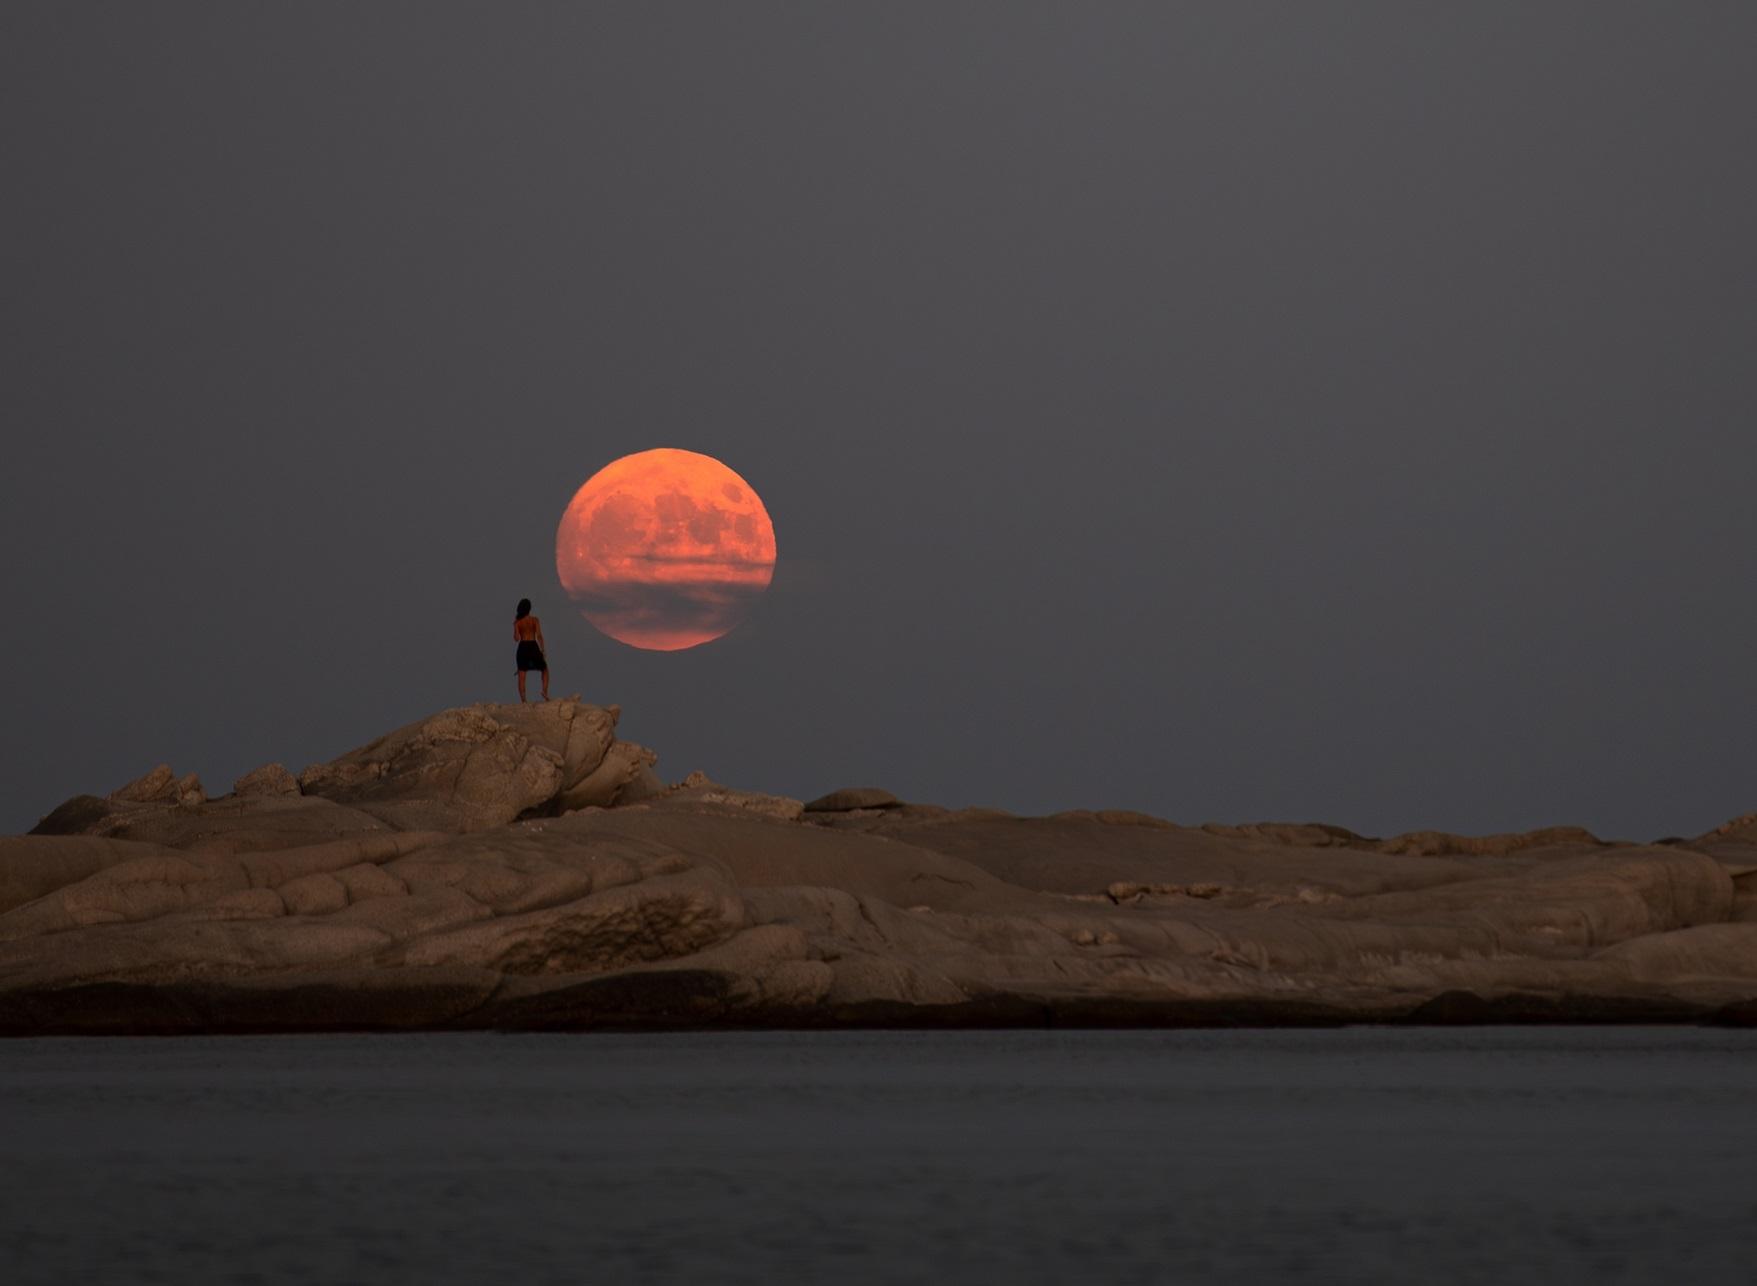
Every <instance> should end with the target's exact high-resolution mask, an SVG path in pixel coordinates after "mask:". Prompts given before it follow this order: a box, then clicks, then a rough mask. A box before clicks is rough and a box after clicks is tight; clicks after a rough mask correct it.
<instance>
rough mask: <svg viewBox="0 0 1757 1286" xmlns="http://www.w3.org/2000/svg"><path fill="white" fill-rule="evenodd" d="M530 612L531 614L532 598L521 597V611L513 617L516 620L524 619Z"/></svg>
mask: <svg viewBox="0 0 1757 1286" xmlns="http://www.w3.org/2000/svg"><path fill="white" fill-rule="evenodd" d="M530 614H531V600H530V599H528V598H521V599H520V600H519V613H518V615H517V616H515V617H513V618H512V619H513V620H515V621H522V620H524V619H525V617H527V616H529V615H530Z"/></svg>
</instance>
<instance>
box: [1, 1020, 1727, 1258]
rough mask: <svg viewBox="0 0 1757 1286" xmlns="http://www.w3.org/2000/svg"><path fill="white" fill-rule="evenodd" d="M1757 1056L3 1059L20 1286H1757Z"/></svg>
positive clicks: (686, 1044) (832, 1042)
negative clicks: (685, 1285)
mask: <svg viewBox="0 0 1757 1286" xmlns="http://www.w3.org/2000/svg"><path fill="white" fill-rule="evenodd" d="M1754 1091H1757V1032H1716V1031H1706V1030H1695V1029H1632V1028H1621V1029H1574V1030H1560V1029H1552V1030H1533V1029H1495V1028H1487V1029H1473V1030H1427V1031H1381V1030H1374V1029H1364V1028H1363V1029H1344V1030H1337V1031H1315V1032H1127V1033H1109V1032H1015V1033H953V1034H944V1033H932V1034H927V1033H860V1034H823V1033H816V1034H805V1035H796V1034H733V1035H668V1036H477V1035H461V1036H419V1037H352V1036H347V1037H342V1036H334V1037H263V1038H248V1039H238V1038H231V1039H215V1040H103V1041H99V1040H90V1041H76V1040H34V1041H11V1042H4V1041H0V1160H3V1162H4V1164H3V1165H0V1257H3V1262H0V1280H4V1281H5V1282H7V1283H12V1284H14V1286H23V1284H24V1283H36V1282H57V1283H60V1282H69V1281H80V1282H110V1281H139V1282H176V1283H179V1284H181V1283H187V1282H193V1281H212V1280H227V1281H238V1282H275V1283H280V1282H286V1283H294V1282H297V1283H312V1282H350V1281H368V1280H370V1281H391V1282H423V1283H450V1282H469V1283H499V1282H519V1283H541V1282H570V1283H571V1282H588V1281H589V1282H593V1283H601V1282H621V1281H627V1282H682V1281H728V1282H762V1283H772V1282H781V1283H790V1282H794V1281H798V1282H811V1281H824V1280H830V1279H831V1278H834V1279H835V1280H837V1281H838V1282H843V1283H869V1282H918V1281H927V1280H931V1281H933V1282H936V1283H957V1282H985V1283H986V1282H996V1283H1011V1282H1057V1283H1060V1282H1073V1281H1079V1280H1088V1281H1095V1282H1196V1283H1200V1282H1256V1281H1264V1282H1349V1283H1356V1282H1397V1283H1408V1282H1424V1281H1425V1282H1483V1283H1505V1282H1527V1281H1529V1282H1544V1283H1551V1284H1557V1286H1563V1284H1566V1283H1575V1282H1579V1283H1588V1282H1590V1283H1594V1284H1597V1283H1609V1282H1667V1283H1671V1282H1679V1283H1721V1282H1726V1283H1735V1282H1736V1283H1740V1286H1744V1284H1745V1283H1749V1282H1751V1281H1753V1280H1757V1094H1754Z"/></svg>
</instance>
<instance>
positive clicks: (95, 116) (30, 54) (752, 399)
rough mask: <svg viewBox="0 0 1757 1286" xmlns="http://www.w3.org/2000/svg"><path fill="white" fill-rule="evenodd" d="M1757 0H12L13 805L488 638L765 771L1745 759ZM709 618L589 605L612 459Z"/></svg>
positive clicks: (1593, 779)
mask: <svg viewBox="0 0 1757 1286" xmlns="http://www.w3.org/2000/svg"><path fill="white" fill-rule="evenodd" d="M1753 48H1757V6H1752V5H1750V4H1748V3H1724V4H1711V3H1675V4H1667V5H1658V4H1648V3H1640V4H1635V3H1607V2H1605V0H1594V2H1593V3H1578V4H1572V3H1560V2H1550V3H1543V4H1531V3H1524V2H1522V3H1516V4H1495V3H1475V4H1470V5H1455V4H1437V3H1436V4H1419V3H1409V2H1408V0H1398V2H1396V3H1391V2H1387V3H1381V4H1348V3H1332V4H1325V5H1312V4H1305V3H1292V2H1290V3H1285V4H1255V3H1238V2H1237V0H1226V2H1224V3H1215V4H1166V3H1157V2H1156V3H1143V4H1126V3H1105V4H1100V5H1076V4H1061V3H1057V4H1038V3H1025V2H1021V0H1015V2H1013V3H1006V4H958V3H947V2H946V0H932V3H923V4H898V3H886V4H882V5H880V4H871V5H861V6H853V5H818V4H804V3H800V4H787V5H772V4H751V3H740V4H736V5H728V4H719V3H711V4H699V5H663V4H638V5H608V4H604V5H597V4H578V5H559V4H556V5H519V4H477V5H469V6H462V5H452V4H435V3H428V2H423V3H420V4H412V3H411V4H396V5H393V4H377V5H351V4H297V5H295V4H282V5H266V4H252V5H236V4H226V3H213V4H207V5H200V6H192V5H182V4H174V3H164V2H161V3H157V4H154V5H150V6H147V5H103V6H91V5H83V4H73V3H66V2H64V0H54V2H52V3H36V4H31V3H14V4H9V5H7V6H6V8H5V12H4V15H3V16H0V100H3V104H0V105H3V107H4V111H3V113H0V130H4V139H3V146H4V164H5V170H4V183H5V187H4V191H5V200H4V203H3V205H0V219H3V220H4V224H5V226H4V228H0V232H3V233H4V236H3V238H0V254H4V256H5V260H6V262H5V282H6V285H5V290H4V292H0V321H3V325H4V335H3V336H0V338H3V340H4V344H3V348H0V363H3V364H4V382H3V386H0V397H3V399H4V406H3V410H4V420H3V423H4V425H5V441H6V445H5V447H4V456H3V460H4V468H3V469H0V523H3V524H4V528H3V531H4V537H5V550H6V553H5V557H4V563H3V568H4V570H3V572H0V576H3V579H0V602H3V603H4V605H5V606H4V624H3V626H0V629H3V635H4V649H5V652H4V655H5V658H6V664H5V666H4V669H3V672H0V701H3V708H4V710H5V712H6V717H5V721H4V727H5V733H4V736H5V746H6V765H7V772H6V780H5V784H4V787H3V790H4V795H3V796H0V799H3V804H4V810H3V812H4V815H3V816H0V825H3V826H4V828H5V829H8V830H16V829H23V828H25V827H28V826H29V825H31V824H32V822H33V821H34V820H35V819H36V818H37V817H38V816H39V815H41V814H42V813H44V812H46V811H47V810H48V809H49V808H51V807H52V806H53V805H54V804H56V803H57V802H58V801H59V800H60V799H62V798H64V797H65V796H67V795H69V794H72V793H74V792H77V791H81V790H92V791H99V792H101V791H105V790H109V789H111V788H113V787H115V786H117V785H119V784H120V783H121V782H123V781H125V780H126V779H128V778H130V777H132V776H135V775H137V774H138V773H140V772H143V771H145V770H146V769H147V768H150V767H151V766H152V765H153V764H154V763H156V762H158V761H160V760H169V761H170V762H171V763H172V764H173V765H174V766H175V767H176V768H177V769H178V770H179V771H188V770H194V771H197V772H200V773H201V774H202V776H203V778H204V780H205V781H207V783H208V784H209V786H210V788H211V789H215V790H218V789H222V788H224V787H225V786H226V785H227V784H228V783H229V782H230V781H231V779H232V777H233V776H235V775H236V774H238V773H240V772H242V771H244V770H246V769H248V768H251V767H253V766H255V765H256V764H258V763H261V762H263V761H265V760H268V759H277V758H278V759H283V760H286V761H287V762H289V763H291V764H292V765H293V767H295V768H298V767H300V766H302V765H303V764H304V763H306V762H310V761H312V760H316V759H321V758H328V757H330V756H332V755H334V754H337V753H339V752H341V751H343V750H346V749H348V748H349V747H351V746H353V745H356V744H358V743H360V742H361V741H363V740H366V739H368V738H369V737H371V736H374V735H376V734H378V733H379V732H381V731H385V730H387V729H389V728H390V727H392V726H395V725H397V724H400V723H403V722H406V721H408V720H410V719H413V718H416V717H419V716H421V715H423V714H426V713H428V712H430V711H432V710H435V709H438V708H441V707H443V706H447V705H455V704H463V703H467V702H470V701H476V700H482V699H506V698H507V697H509V696H510V695H511V694H512V692H513V683H512V674H511V658H512V644H511V641H510V637H509V636H510V629H509V624H510V618H511V614H512V608H513V604H514V602H515V601H516V600H517V599H518V598H519V597H520V596H521V595H529V596H530V597H531V598H533V599H534V600H536V604H537V610H538V612H539V613H540V614H541V615H542V616H543V618H544V624H545V630H546V633H547V635H548V638H549V640H550V651H551V654H552V660H553V663H554V667H555V677H556V688H557V690H558V691H559V692H562V693H566V692H573V691H579V692H582V693H583V694H584V695H585V696H587V697H588V698H589V699H591V700H595V701H600V702H612V701H614V702H619V703H621V705H622V706H623V708H624V712H625V713H624V719H623V732H624V735H626V736H628V737H631V738H633V739H635V740H638V741H642V742H644V743H647V744H650V745H652V746H654V747H655V748H656V749H658V750H659V751H660V754H661V760H660V768H661V771H662V772H663V773H664V774H665V775H666V776H668V777H671V778H678V777H681V776H682V775H683V774H684V773H686V772H688V771H689V770H691V769H693V768H702V769H705V770H707V771H708V772H709V773H710V774H712V775H713V776H715V777H717V778H719V779H722V780H725V781H728V782H731V783H735V784H738V785H743V786H750V787H756V788H761V789H767V790H774V791H779V792H784V793H788V794H794V795H802V796H810V795H813V794H816V793H818V792H820V791H822V790H826V789H828V788H831V787H834V786H840V785H844V784H853V783H869V782H870V783H875V784H880V785H885V786H888V787H890V788H892V789H894V790H896V791H897V792H898V793H900V794H902V795H904V796H906V797H909V798H914V799H922V800H933V801H938V802H943V803H948V804H967V803H984V804H993V805H999V806H1003V807H1008V808H1013V809H1016V810H1020V811H1030V812H1042V811H1050V810H1053V809H1059V808H1065V807H1070V806H1107V805H1110V806H1125V807H1138V808H1143V809H1148V810H1151V811H1154V812H1157V813H1161V814H1164V815H1168V816H1171V817H1173V818H1176V819H1178V820H1180V821H1186V822H1201V821H1205V820H1256V819H1266V818H1280V819H1308V818H1309V819H1322V820H1326V821H1332V822H1337V823H1341V824H1344V825H1348V826H1352V827H1355V828H1357V829H1362V830H1366V831H1372V832H1391V831H1395V830H1399V829H1403V828H1408V827H1415V826H1434V827H1442V828H1447V829H1459V830H1494V829H1503V828H1516V827H1519V828H1522V827H1526V826H1531V825H1536V824H1541V823H1550V822H1572V823H1580V824H1584V825H1588V826H1592V827H1594V828H1596V829H1599V830H1600V831H1602V832H1606V833H1610V834H1613V835H1620V836H1627V837H1651V836H1654V835H1659V834H1666V833H1676V832H1684V833H1692V832H1695V831H1699V830H1702V829H1704V828H1706V827H1708V826H1710V825H1712V824H1714V823H1716V822H1718V821H1720V820H1723V819H1724V818H1726V817H1727V816H1730V815H1732V814H1735V813H1738V812H1742V811H1746V810H1749V809H1752V808H1757V774H1754V773H1753V771H1752V767H1753V758H1754V755H1757V751H1754V749H1753V743H1752V741H1751V737H1750V729H1751V727H1752V712H1753V709H1754V708H1757V678H1754V672H1753V667H1752V664H1751V660H1750V652H1751V641H1752V639H1753V633H1754V626H1757V584H1754V582H1753V577H1752V570H1753V567H1752V563H1753V557H1754V550H1757V504H1754V503H1753V499H1752V497H1753V490H1752V477H1753V465H1754V463H1757V443H1754V440H1753V429H1754V426H1757V363H1754V361H1753V358H1752V349H1753V340H1754V338H1757V232H1754V230H1757V175H1754V171H1753V166H1752V164H1751V158H1752V157H1753V156H1754V155H1757V76H1754V75H1753V74H1752V59H1751V51H1752V50H1753ZM651 446H680V447H688V448H691V449H694V450H699V451H705V452H708V453H710V454H713V455H715V456H718V457H720V458H721V459H723V460H725V461H726V462H727V463H728V464H730V465H731V466H732V467H733V468H735V469H736V470H738V471H739V472H740V473H741V474H743V475H744V476H745V477H746V478H748V479H749V480H750V482H751V483H752V484H753V485H754V486H755V487H756V488H757V489H758V491H759V492H760V493H761V494H762V496H763V499H764V501H765V502H766V504H767V505H768V508H769V510H770V512H771V513H772V514H773V516H774V520H775V526H776V532H777V536H778V541H779V547H780V561H779V564H778V566H777V570H776V576H775V583H774V587H773V589H772V590H771V592H770V594H769V595H768V597H767V598H766V599H765V600H764V602H763V603H762V604H761V605H760V606H759V607H758V609H757V611H756V612H755V614H754V615H753V616H752V618H751V619H750V620H749V621H748V622H747V623H746V624H745V625H744V626H742V627H740V629H739V630H737V631H736V632H735V633H734V634H732V635H731V636H729V637H728V638H726V639H724V640H722V641H721V642H719V643H716V644H713V645H710V646H708V647H705V648H702V649H698V650H695V651H692V652H685V653H681V654H649V653H641V652H636V651H633V650H630V649H628V648H625V647H622V646H620V645H617V644H614V643H612V642H610V641H609V640H607V639H604V638H602V637H600V636H598V635H597V634H596V633H594V632H593V631H592V630H591V629H590V627H588V626H587V625H585V624H584V622H582V621H580V620H579V619H578V618H577V617H574V616H572V614H571V612H570V610H569V608H568V605H567V603H566V601H565V599H564V598H563V596H562V594H561V592H560V589H559V586H558V585H557V582H556V578H555V571H554V563H553V540H554V532H555V525H556V522H557V520H558V518H559V517H560V515H561V512H562V509H563V507H564V506H565V505H566V503H567V500H568V498H569V497H570V496H571V495H572V493H573V491H574V489H575V488H576V487H577V486H578V485H579V484H580V483H581V482H582V481H583V480H584V479H585V478H586V477H587V476H588V475H590V474H591V473H592V472H593V471H595V470H596V469H597V468H598V467H599V466H600V465H602V464H604V463H605V462H607V461H608V460H610V459H611V458H613V457H615V456H618V455H622V454H624V453H626V452H629V451H634V450H640V449H643V448H646V447H651Z"/></svg>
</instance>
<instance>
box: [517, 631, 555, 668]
mask: <svg viewBox="0 0 1757 1286" xmlns="http://www.w3.org/2000/svg"><path fill="white" fill-rule="evenodd" d="M519 669H521V670H543V671H545V672H547V671H548V669H549V662H547V661H545V660H544V659H543V649H542V648H540V647H538V646H537V642H536V640H535V639H523V640H521V641H520V643H519Z"/></svg>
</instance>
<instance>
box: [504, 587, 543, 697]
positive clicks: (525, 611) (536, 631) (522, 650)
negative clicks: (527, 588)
mask: <svg viewBox="0 0 1757 1286" xmlns="http://www.w3.org/2000/svg"><path fill="white" fill-rule="evenodd" d="M512 636H513V637H514V638H515V639H517V640H518V641H519V700H520V701H523V700H524V699H525V671H526V670H536V671H538V672H539V673H541V674H542V676H543V699H544V700H545V701H547V700H549V658H548V657H546V656H544V655H543V651H544V649H543V622H542V621H539V620H538V619H537V618H536V617H535V616H532V615H531V600H530V599H528V598H521V599H520V600H519V613H518V615H517V616H515V617H513V618H512Z"/></svg>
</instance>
